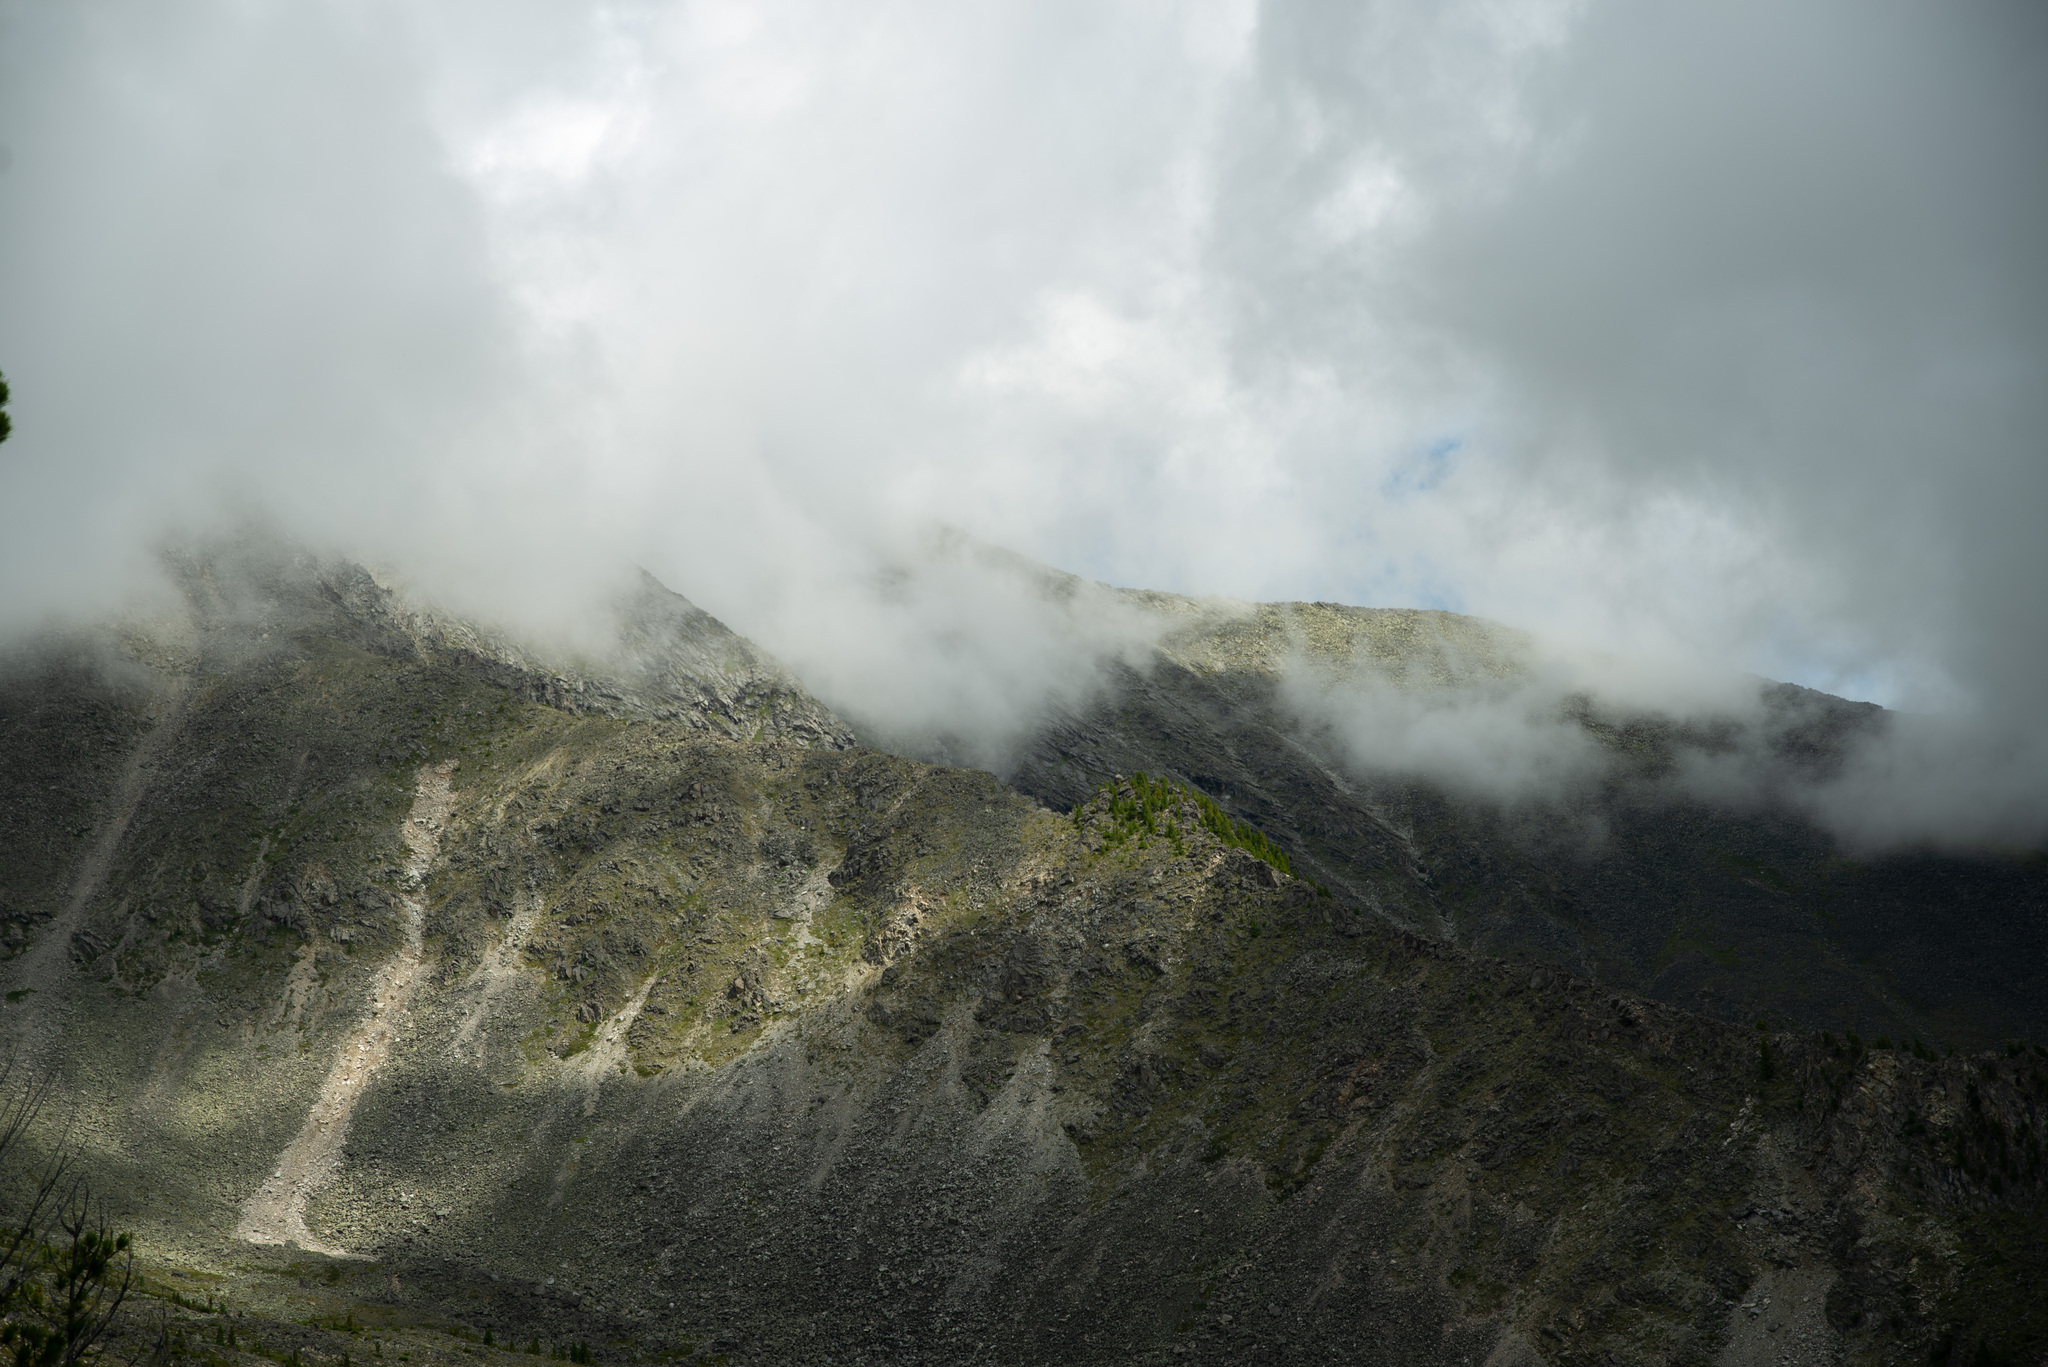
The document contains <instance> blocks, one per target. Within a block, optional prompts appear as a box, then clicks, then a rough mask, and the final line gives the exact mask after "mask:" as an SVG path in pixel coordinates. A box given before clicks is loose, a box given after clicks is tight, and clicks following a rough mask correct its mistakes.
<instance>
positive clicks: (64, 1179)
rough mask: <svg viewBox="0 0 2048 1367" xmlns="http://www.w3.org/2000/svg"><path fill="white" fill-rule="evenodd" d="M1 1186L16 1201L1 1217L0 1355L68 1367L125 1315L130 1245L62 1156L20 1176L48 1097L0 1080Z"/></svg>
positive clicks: (0, 1074)
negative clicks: (3, 1096)
mask: <svg viewBox="0 0 2048 1367" xmlns="http://www.w3.org/2000/svg"><path fill="white" fill-rule="evenodd" d="M10 1090H11V1093H12V1094H11V1096H9V1098H8V1100H7V1101H6V1102H5V1103H4V1104H0V1181H6V1182H7V1183H8V1185H9V1187H10V1188H11V1189H12V1190H11V1191H10V1193H9V1194H10V1196H11V1197H12V1198H13V1199H11V1200H10V1201H9V1203H8V1205H7V1206H6V1208H5V1214H4V1217H0V1354H4V1355H5V1356H6V1358H7V1359H8V1360H9V1361H10V1362H11V1364H12V1367H63V1365H64V1364H69V1363H75V1362H78V1361H80V1360H82V1359H83V1358H85V1357H86V1356H87V1355H88V1354H89V1353H90V1352H91V1351H92V1348H93V1345H94V1344H96V1343H97V1342H98V1341H99V1340H100V1338H101V1336H102V1335H104V1334H105V1333H106V1332H107V1327H108V1326H109V1325H110V1324H111V1323H112V1322H113V1319H114V1315H115V1313H116V1312H117V1311H119V1310H120V1308H121V1302H122V1301H123V1300H124V1299H126V1297H127V1295H128V1287H129V1281H130V1278H131V1275H132V1273H133V1268H134V1259H135V1255H134V1248H133V1242H132V1240H131V1239H130V1237H129V1236H128V1235H127V1234H122V1233H116V1232H114V1230H113V1229H112V1228H110V1227H109V1225H108V1223H107V1219H106V1215H105V1210H104V1208H103V1207H102V1206H101V1205H100V1204H99V1203H98V1202H96V1201H95V1200H94V1196H93V1190H92V1187H91V1185H90V1184H89V1183H88V1182H87V1181H86V1180H85V1179H84V1178H83V1177H81V1176H80V1175H78V1173H77V1172H76V1171H75V1170H74V1167H73V1164H72V1162H71V1160H70V1159H69V1157H68V1156H67V1155H64V1154H59V1155H58V1156H57V1157H55V1158H53V1159H50V1160H47V1161H45V1162H44V1163H42V1164H41V1165H40V1167H39V1168H31V1170H29V1171H26V1172H24V1171H21V1169H22V1168H24V1167H25V1166H27V1165H26V1164H25V1162H24V1160H25V1158H26V1151H27V1141H28V1134H29V1130H30V1129H31V1127H32V1126H33V1125H34V1124H35V1122H36V1119H37V1117H38V1115H39V1114H40V1112H41V1110H42V1105H43V1100H44V1098H45V1096H46V1095H47V1091H46V1089H45V1088H43V1087H37V1086H33V1085H30V1084H28V1083H26V1082H22V1081H19V1080H17V1078H16V1077H15V1074H14V1070H13V1068H12V1066H11V1065H10V1066H9V1067H7V1068H6V1069H5V1070H4V1071H0V1092H6V1091H10Z"/></svg>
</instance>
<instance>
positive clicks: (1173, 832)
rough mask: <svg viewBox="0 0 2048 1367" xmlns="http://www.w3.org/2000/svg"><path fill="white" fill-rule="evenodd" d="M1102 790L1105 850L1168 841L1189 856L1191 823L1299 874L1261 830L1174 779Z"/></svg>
mask: <svg viewBox="0 0 2048 1367" xmlns="http://www.w3.org/2000/svg"><path fill="white" fill-rule="evenodd" d="M1096 792H1097V794H1098V795H1102V796H1106V798H1107V803H1106V807H1105V810H1107V811H1108V813H1109V818H1110V825H1109V829H1108V830H1107V831H1105V832H1104V833H1103V837H1102V843H1103V847H1104V848H1105V849H1115V848H1116V847H1117V846H1119V845H1122V844H1125V843H1126V842H1130V843H1134V844H1135V845H1136V846H1137V847H1138V848H1139V849H1143V848H1145V847H1146V845H1147V844H1149V843H1150V841H1152V840H1153V839H1163V840H1165V841H1166V842H1167V844H1168V845H1169V846H1171V847H1172V849H1173V852H1174V853H1175V854H1177V855H1178V854H1185V853H1186V852H1187V849H1186V844H1185V841H1184V838H1183V837H1182V835H1181V827H1180V822H1181V821H1182V820H1183V819H1188V820H1190V821H1191V822H1192V823H1193V824H1196V825H1199V826H1200V827H1201V828H1202V829H1203V830H1206V831H1208V832H1209V834H1211V835H1213V836H1215V837H1216V838H1217V839H1218V840H1219V841H1221V842H1222V843H1223V844H1224V845H1225V846H1226V847H1227V848H1229V849H1234V850H1243V851H1244V852H1245V853H1246V854H1249V855H1251V856H1252V857H1254V858H1256V859H1260V860H1263V861H1264V862H1265V863H1267V864H1269V865H1271V866H1272V867H1273V868H1276V869H1278V870H1279V871H1280V872H1282V873H1284V874H1287V875H1289V876H1290V877H1291V876H1292V875H1293V873H1294V869H1293V867H1292V866H1291V865H1290V864H1289V862H1288V859H1287V852H1286V851H1285V850H1283V849H1281V848H1280V847H1279V846H1277V845H1275V844H1274V843H1273V842H1272V841H1270V840H1268V839H1267V838H1266V836H1265V833H1264V832H1262V831H1260V830H1259V829H1258V828H1257V827H1255V826H1251V825H1248V824H1247V823H1245V822H1242V821H1238V820H1235V819H1234V818H1232V816H1231V815H1230V813H1228V812H1226V811H1224V810H1223V808H1222V807H1220V806H1219V805H1217V803H1216V801H1215V799H1213V798H1211V797H1210V796H1208V794H1206V793H1202V792H1199V791H1197V790H1196V789H1193V788H1189V787H1185V786H1183V785H1181V784H1178V783H1175V782H1173V781H1172V780H1171V779H1164V778H1158V779H1155V778H1148V777H1147V776H1146V775H1145V774H1144V772H1143V771H1140V772H1138V773H1136V774H1133V775H1132V776H1131V777H1130V778H1129V779H1128V780H1125V781H1123V782H1120V783H1116V784H1105V785H1103V786H1102V787H1101V788H1098V789H1097V790H1096ZM1082 816H1083V809H1082V808H1078V807H1077V808H1076V809H1075V818H1076V820H1077V821H1078V820H1080V819H1082ZM1318 890H1319V891H1320V890H1321V889H1320V888H1319V889H1318ZM1325 895H1327V893H1325Z"/></svg>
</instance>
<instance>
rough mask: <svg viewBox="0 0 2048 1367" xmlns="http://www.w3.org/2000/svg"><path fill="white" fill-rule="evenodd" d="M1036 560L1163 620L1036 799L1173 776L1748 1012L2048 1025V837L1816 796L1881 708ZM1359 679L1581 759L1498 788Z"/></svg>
mask: <svg viewBox="0 0 2048 1367" xmlns="http://www.w3.org/2000/svg"><path fill="white" fill-rule="evenodd" d="M1017 572H1018V573H1020V574H1021V573H1036V574H1038V575H1040V576H1041V577H1042V579H1043V582H1044V588H1045V591H1046V592H1048V593H1050V594H1068V595H1071V594H1088V593H1095V594H1112V593H1114V594H1115V596H1116V597H1117V598H1118V599H1119V600H1120V601H1121V602H1122V603H1123V604H1124V605H1126V606H1128V607H1129V608H1133V609H1137V610H1142V611H1144V612H1147V613H1150V614H1152V615H1153V616H1154V617H1155V619H1156V621H1157V623H1158V626H1157V630H1156V640H1155V642H1154V643H1153V644H1151V645H1150V646H1149V647H1148V648H1146V649H1144V650H1142V651H1139V652H1137V653H1136V654H1135V655H1134V656H1133V657H1126V658H1122V659H1114V660H1105V661H1104V662H1103V663H1102V666H1101V667H1102V670H1103V675H1104V678H1105V686H1104V688H1103V689H1102V690H1101V691H1100V692H1099V693H1098V694H1096V695H1095V696H1094V697H1093V698H1092V699H1090V700H1089V701H1088V702H1087V703H1085V704H1084V705H1081V706H1077V707H1070V708H1068V709H1066V710H1065V711H1064V712H1056V713H1055V714H1053V715H1052V716H1050V717H1049V719H1048V720H1047V721H1046V723H1045V724H1044V725H1043V726H1041V727H1040V728H1039V729H1037V730H1036V731H1035V732H1034V733H1033V734H1032V735H1031V736H1030V737H1029V738H1028V740H1027V742H1026V743H1025V745H1024V746H1023V748H1022V753H1021V754H1020V755H1019V757H1018V758H1017V760H1016V761H1015V763H1014V765H1013V766H1012V768H1011V769H1010V771H1009V773H1008V777H1009V778H1010V780H1011V781H1012V782H1013V783H1014V784H1015V785H1016V786H1017V788H1018V789H1019V790H1020V791H1022V792H1025V793H1027V794H1030V795H1033V796H1036V797H1038V798H1040V799H1041V800H1043V801H1045V802H1048V803H1050V804H1052V805H1055V806H1060V807H1067V806H1071V805H1073V804H1074V803H1076V802H1079V801H1081V800H1083V799H1084V798H1085V797H1086V796H1087V795H1088V794H1089V793H1090V792H1092V791H1093V790H1094V789H1095V788H1096V786H1098V785H1099V784H1101V783H1103V782H1105V781H1108V780H1110V779H1112V778H1114V777H1116V776H1118V775H1123V774H1130V773H1135V772H1139V771H1144V772H1148V773H1154V774H1169V775H1173V776H1175V777H1177V778H1179V779H1181V780H1183V781H1185V782H1188V783H1191V784H1192V785H1194V786H1196V787H1198V788H1200V789H1201V790H1202V791H1203V792H1205V793H1207V794H1209V795H1210V796H1211V797H1213V798H1214V799H1216V800H1217V801H1219V802H1221V803H1222V804H1224V805H1225V806H1226V807H1227V808H1229V809H1230V810H1231V811H1232V812H1233V813H1235V814H1236V815H1238V816H1240V817H1242V818H1244V819H1246V820H1249V821H1251V822H1253V823H1255V824H1257V825H1258V826H1259V827H1260V828H1261V829H1263V830H1265V831H1267V832H1268V833H1269V834H1270V835H1271V837H1272V838H1273V839H1274V840H1275V841H1277V842H1279V843H1280V844H1281V845H1282V846H1283V847H1284V848H1285V849H1286V850H1287V852H1288V854H1289V856H1290V858H1291V859H1292V860H1293V862H1294V863H1295V864H1296V865H1298V866H1299V868H1300V869H1301V870H1302V872H1303V873H1304V874H1306V875H1307V876H1309V877H1312V878H1314V879H1315V880H1317V881H1319V882H1321V883H1323V884H1324V885H1326V886H1328V887H1330V888H1331V889H1333V890H1335V891H1337V892H1339V893H1340V894H1342V895H1343V896H1344V897H1345V898H1346V899H1348V900H1351V901H1355V902H1357V903H1360V904H1362V905H1367V906H1371V907H1373V908H1375V909H1376V910H1378V911H1379V912H1380V913H1381V914H1382V915H1384V916H1386V917H1387V918H1388V919H1391V920H1393V921H1394V922H1396V923H1397V924H1401V925H1404V926H1407V927H1409V928H1410V929H1413V930H1415V931H1416V932H1417V933H1419V934H1423V935H1427V936H1431V937H1433V938H1441V939H1445V940H1448V941H1450V942H1452V943H1456V944H1459V945H1462V946H1465V947H1467V948H1470V949H1473V950H1476V951H1479V952H1482V953H1487V954H1494V955H1499V956H1503V957H1508V958H1514V959H1526V960H1529V961H1532V962H1555V963H1562V964H1567V965H1570V966H1571V967H1572V968H1573V969H1574V971H1576V972H1579V973H1581V974H1583V975H1585V976H1587V977H1590V978H1593V979H1596V980H1598V981H1600V982H1603V983H1611V984H1613V985H1615V986H1618V987H1625V988H1628V989H1629V990H1631V991H1636V992H1641V993H1643V994H1645V995H1648V996H1651V997H1655V998H1657V999H1659V1000H1663V1001H1666V1002H1670V1003H1672V1004H1674V1005H1679V1006H1683V1007H1685V1008H1687V1009H1689V1010H1694V1011H1699V1012H1702V1013H1704V1014H1708V1015H1712V1016H1716V1017H1718V1018H1720V1019H1723V1020H1729V1021H1754V1020H1755V1019H1757V1018H1758V1017H1759V1016H1768V1017H1770V1018H1772V1019H1774V1020H1780V1021H1784V1022H1787V1023H1797V1024H1800V1025H1805V1026H1808V1027H1811V1028H1814V1029H1823V1028H1825V1029H1833V1030H1835V1031H1836V1032H1837V1033H1839V1032H1840V1031H1842V1030H1844V1029H1853V1030H1857V1031H1859V1032H1860V1033H1862V1034H1865V1035H1867V1036H1876V1035H1878V1034H1887V1035H1893V1036H1904V1037H1917V1038H1919V1039H1921V1040H1923V1041H1927V1042H1930V1043H1932V1042H1939V1043H1941V1044H1943V1045H1957V1046H1961V1047H1965V1048H1983V1047H1989V1046H1994V1045H1997V1044H2000V1043H2002V1042H2003V1041H2005V1040H2007V1039H2010V1038H2013V1037H2015V1036H2019V1037H2026V1038H2043V1037H2048V976H2044V975H2043V974H2041V973H2039V972H2038V971H2036V969H2037V966H2038V965H2039V964H2042V963H2048V856H2044V854H2043V853H2042V852H2041V851H2011V852H1984V853H1976V854H1948V853H1941V852H1933V851H1912V850H1909V851H1893V852H1887V853H1881V854H1864V853H1859V852H1857V851H1854V850H1849V849H1845V848H1844V847H1843V845H1842V844H1841V842H1839V841H1838V840H1836V839H1834V838H1832V837H1831V836H1830V835H1828V834H1827V832H1825V831H1824V830H1822V829H1821V828H1820V827H1819V826H1818V825H1817V824H1816V823H1815V821H1814V820H1813V819H1812V818H1811V816H1810V814H1809V812H1808V810H1807V809H1806V808H1805V807H1804V806H1803V805H1802V804H1801V802H1800V801H1799V800H1798V795H1799V792H1800V791H1801V785H1802V784H1806V783H1810V782H1812V781H1813V780H1815V779H1819V778H1825V777H1827V776H1828V775H1830V774H1832V773H1833V772H1835V770H1836V767H1837V766H1839V765H1840V764H1841V763H1842V761H1843V759H1844V756H1845V754H1846V752H1847V748H1848V746H1849V745H1850V744H1851V743H1853V742H1854V741H1855V740H1856V739H1858V738H1859V737H1862V736H1866V735H1869V734H1871V733H1872V732H1879V731H1882V729H1883V728H1884V727H1885V726H1886V725H1887V724H1888V718H1887V716H1886V714H1885V713H1883V711H1882V710H1881V709H1879V708H1876V707H1873V706H1871V705H1869V704H1857V703H1848V702H1844V701H1843V700H1841V699H1839V698H1833V697H1829V696H1827V695H1825V694H1821V693H1815V692H1813V691H1811V690H1807V689H1802V688H1798V687H1795V686H1793V685H1788V684H1769V683H1765V682H1763V681H1760V680H1759V681H1755V683H1754V685H1753V686H1752V687H1751V688H1750V689H1749V690H1748V694H1747V696H1743V697H1738V698H1736V699H1734V700H1732V701H1731V700H1726V699H1724V700H1722V701H1721V702H1719V703H1717V704H1714V705H1712V706H1709V707H1707V708H1705V710H1703V711H1700V712H1692V713H1687V712H1679V711H1672V710H1659V709H1656V708H1651V707H1648V706H1645V705H1642V704H1635V705H1629V704H1624V703H1617V702H1614V701H1611V700H1608V699H1606V698H1603V697H1601V696H1599V695H1598V694H1596V693H1594V692H1592V691H1587V690H1582V689H1577V688H1559V689H1556V691H1554V692H1549V691H1546V688H1547V687H1548V685H1547V684H1546V683H1545V682H1544V681H1541V680H1537V681H1535V682H1534V683H1532V682H1531V677H1532V675H1534V674H1535V673H1536V671H1537V670H1538V669H1539V668H1540V666H1539V664H1538V663H1537V657H1536V655H1535V652H1534V650H1533V647H1532V643H1531V642H1530V641H1528V639H1527V638H1525V637H1523V636H1521V635H1520V634H1519V633H1515V632H1511V631H1509V630H1507V629H1505V628H1502V627H1498V626H1496V625H1494V624H1492V623H1488V622H1485V621H1482V620H1479V619H1475V618H1470V617H1460V616H1457V615H1455V614H1451V613H1444V612H1426V611H1413V610H1390V609H1369V608H1354V607H1345V606H1341V605H1338V604H1333V603H1268V604H1233V603H1221V602H1209V601H1203V600H1192V599H1185V598H1176V597H1174V596H1172V595H1167V594H1156V593H1144V594H1139V593H1121V592H1117V591H1111V590H1104V589H1102V588H1101V587H1100V586H1089V585H1085V584H1082V583H1080V582H1079V581H1072V582H1066V581H1067V580H1071V576H1056V575H1053V574H1052V572H1050V571H1042V570H1035V569H1032V568H1030V567H1022V568H1020V569H1019V570H1018V571H1017ZM1361 688H1368V689H1375V690H1378V692H1379V693H1380V694H1381V695H1385V696H1386V697H1387V699H1388V702H1387V710H1389V711H1391V712H1392V713H1393V714H1394V715H1395V716H1401V715H1404V712H1403V709H1404V708H1408V709H1412V710H1413V713H1414V715H1416V716H1418V717H1420V718H1423V719H1425V720H1434V721H1436V722H1437V723H1438V724H1442V723H1443V722H1444V721H1445V720H1446V719H1447V718H1448V719H1449V720H1450V721H1451V723H1452V724H1462V725H1469V726H1470V727H1471V728H1472V729H1473V730H1474V731H1475V732H1482V733H1483V730H1482V729H1483V728H1484V727H1485V726H1487V725H1494V726H1502V725H1503V718H1504V716H1505V717H1507V718H1509V719H1510V720H1511V723H1512V724H1511V725H1508V726H1507V727H1506V728H1505V729H1510V730H1517V729H1518V730H1520V731H1522V732H1526V731H1527V730H1528V729H1529V728H1527V727H1526V725H1525V724H1524V722H1523V718H1522V717H1521V716H1520V715H1519V713H1520V712H1521V711H1540V712H1541V713H1543V714H1544V715H1542V716H1541V717H1540V718H1539V721H1540V723H1541V726H1542V729H1543V734H1544V736H1545V737H1546V739H1545V741H1544V742H1543V743H1544V744H1546V745H1549V746H1552V747H1554V748H1557V749H1559V750H1563V749H1564V748H1565V747H1567V746H1570V745H1573V744H1576V745H1577V747H1578V751H1575V752H1574V754H1575V757H1577V758H1579V768H1578V769H1577V770H1576V771H1575V772H1574V773H1573V774H1571V775H1570V776H1569V777H1568V778H1566V779H1561V780H1559V781H1558V782H1556V783H1554V784H1546V785H1544V786H1543V787H1542V788H1541V789H1540V790H1539V791H1538V793H1537V794H1536V795H1535V796H1517V795H1508V796H1500V795H1491V794H1487V793H1484V792H1474V791H1472V790H1471V789H1470V788H1460V787H1459V786H1458V785H1456V784H1454V783H1447V782H1445V781H1442V780H1441V779H1440V778H1438V777H1435V776H1432V774H1431V773H1430V772H1429V771H1428V770H1427V769H1426V768H1425V769H1422V770H1418V769H1416V768H1413V767H1406V768H1404V767H1402V766H1401V765H1399V764H1396V763H1392V762H1387V763H1379V762H1376V761H1375V759H1374V757H1373V756H1372V755H1371V754H1370V753H1364V754H1361V751H1360V746H1359V745H1358V743H1357V742H1356V741H1355V740H1353V741H1351V742H1349V743H1347V739H1346V737H1345V735H1344V734H1343V732H1344V726H1345V715H1344V712H1343V710H1342V709H1341V708H1332V707H1330V706H1328V705H1326V700H1327V699H1329V698H1330V697H1332V696H1337V697H1342V696H1343V695H1345V694H1347V693H1350V692H1356V691H1358V690H1360V689H1361ZM1518 690H1520V691H1518ZM1432 698H1436V699H1442V698H1451V699H1455V700H1456V702H1455V704H1452V705H1446V704H1444V703H1443V702H1441V701H1435V702H1432V701H1431V699H1432ZM1504 699H1505V700H1512V702H1513V704H1514V709H1515V710H1513V711H1511V710H1510V709H1508V708H1506V707H1504V706H1503V705H1502V702H1503V700H1504ZM1456 706H1463V707H1465V708H1466V709H1467V713H1466V714H1469V715H1470V716H1471V717H1472V720H1471V721H1470V722H1469V723H1468V722H1463V721H1461V720H1460V718H1461V715H1466V714H1460V713H1459V712H1457V711H1456V710H1453V709H1454V707H1456ZM1432 707H1435V708H1438V709H1441V710H1437V711H1435V712H1432V711H1431V710H1430V709H1431V708H1432ZM1518 740H1519V741H1520V743H1522V744H1525V745H1526V744H1527V736H1526V735H1520V736H1511V737H1507V738H1505V739H1504V740H1503V741H1502V742H1501V743H1499V744H1498V745H1497V746H1495V747H1494V749H1492V750H1489V749H1488V748H1487V747H1486V746H1485V745H1484V744H1479V745H1475V746H1474V753H1473V760H1472V762H1473V763H1474V764H1477V765H1482V766H1483V765H1487V764H1496V765H1499V766H1500V767H1512V766H1513V764H1514V763H1515V762H1516V761H1517V754H1516V743H1517V741H1518ZM1580 752H1584V753H1590V754H1591V755H1593V756H1595V757H1597V764H1589V763H1587V762H1586V760H1585V759H1584V758H1583V754H1581V753H1580ZM1538 758H1539V759H1541V758H1545V756H1541V755H1539V756H1538ZM1715 763H1719V764H1722V765H1724V766H1731V767H1733V766H1739V767H1740V770H1741V773H1742V780H1741V783H1740V785H1739V792H1738V796H1737V797H1736V798H1735V800H1727V799H1726V798H1723V797H1719V796H1705V795H1703V791H1706V792H1711V791H1712V790H1711V789H1706V790H1703V789H1702V788H1700V787H1698V786H1695V785H1691V784H1688V783H1687V782H1685V781H1684V778H1683V776H1684V775H1685V774H1687V773H1688V772H1689V771H1691V770H1692V769H1696V768H1701V767H1705V766H1708V765H1712V764H1715Z"/></svg>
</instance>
